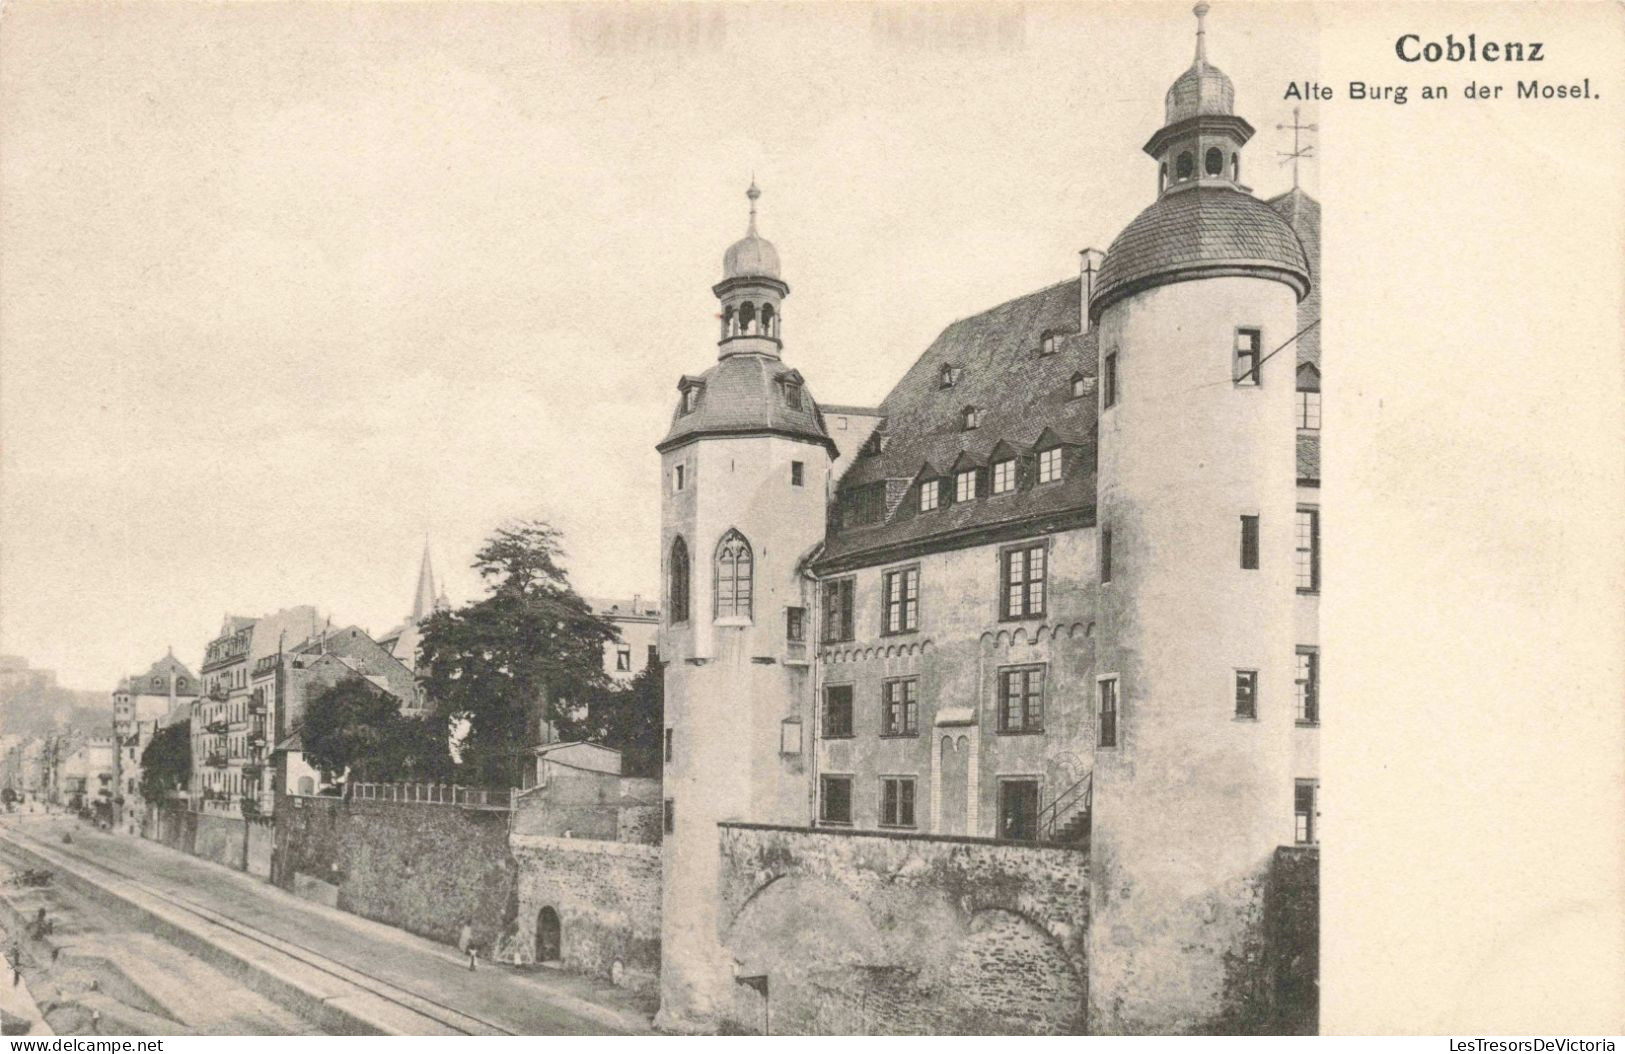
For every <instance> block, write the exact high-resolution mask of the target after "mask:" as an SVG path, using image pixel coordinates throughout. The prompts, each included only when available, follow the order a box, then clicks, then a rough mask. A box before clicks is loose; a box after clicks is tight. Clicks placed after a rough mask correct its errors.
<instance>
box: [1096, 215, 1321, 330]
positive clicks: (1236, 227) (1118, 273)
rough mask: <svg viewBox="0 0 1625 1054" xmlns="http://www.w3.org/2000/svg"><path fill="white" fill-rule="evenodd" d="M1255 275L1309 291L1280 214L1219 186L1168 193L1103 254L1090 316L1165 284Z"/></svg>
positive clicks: (1303, 262) (1303, 264) (1303, 261)
mask: <svg viewBox="0 0 1625 1054" xmlns="http://www.w3.org/2000/svg"><path fill="white" fill-rule="evenodd" d="M1239 269H1246V270H1247V271H1260V272H1263V273H1267V274H1271V275H1274V276H1275V277H1278V278H1280V279H1281V280H1282V281H1285V282H1286V283H1287V284H1289V285H1291V286H1292V287H1293V288H1294V289H1295V290H1296V291H1297V293H1298V297H1299V299H1300V300H1301V299H1302V298H1303V297H1304V296H1305V294H1307V293H1308V292H1309V261H1308V258H1307V257H1306V256H1305V254H1304V250H1303V246H1302V245H1300V244H1299V242H1298V236H1297V234H1296V233H1294V231H1293V229H1292V227H1291V226H1290V225H1289V224H1288V223H1287V221H1286V220H1284V219H1283V218H1282V216H1281V215H1280V213H1278V212H1277V211H1276V210H1275V209H1273V208H1271V207H1270V206H1269V205H1267V204H1265V203H1264V202H1262V201H1259V200H1258V199H1257V198H1255V197H1253V196H1252V195H1251V194H1244V193H1242V192H1241V191H1239V190H1234V189H1231V188H1229V187H1225V186H1202V185H1199V184H1198V185H1194V186H1189V187H1186V188H1182V189H1179V190H1173V191H1169V192H1167V193H1165V194H1163V195H1162V196H1161V197H1159V198H1158V199H1157V200H1156V201H1155V202H1153V203H1152V204H1151V206H1150V207H1149V208H1147V209H1146V210H1145V211H1143V212H1141V213H1140V214H1139V215H1138V216H1136V217H1134V219H1133V220H1132V221H1130V222H1129V225H1128V226H1127V227H1125V228H1123V233H1122V234H1119V235H1118V236H1117V239H1116V240H1115V241H1113V242H1112V245H1111V248H1110V249H1108V250H1107V251H1106V260H1105V262H1104V263H1103V264H1102V265H1101V268H1100V278H1099V281H1098V283H1097V285H1096V288H1095V292H1094V295H1093V297H1092V298H1091V299H1090V303H1089V312H1090V315H1091V316H1092V317H1099V315H1100V312H1101V310H1102V309H1103V308H1105V307H1106V305H1108V304H1110V303H1112V302H1113V301H1115V300H1118V299H1121V298H1122V297H1125V296H1128V295H1130V294H1131V293H1136V292H1139V291H1140V290H1142V289H1146V288H1149V287H1151V286H1155V285H1161V284H1164V283H1168V282H1178V281H1183V280H1186V279H1192V278H1204V277H1210V276H1212V275H1214V274H1224V273H1230V272H1232V271H1235V270H1239Z"/></svg>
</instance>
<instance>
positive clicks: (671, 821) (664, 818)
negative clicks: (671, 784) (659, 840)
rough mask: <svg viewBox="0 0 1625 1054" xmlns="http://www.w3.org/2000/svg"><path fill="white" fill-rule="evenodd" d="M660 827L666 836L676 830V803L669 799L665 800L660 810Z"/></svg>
mask: <svg viewBox="0 0 1625 1054" xmlns="http://www.w3.org/2000/svg"><path fill="white" fill-rule="evenodd" d="M661 814H662V815H661V824H660V825H661V827H662V828H663V829H664V830H665V832H666V833H667V834H673V833H675V832H676V830H677V803H676V802H675V801H673V800H672V799H670V798H667V799H666V802H665V807H664V808H663V809H661Z"/></svg>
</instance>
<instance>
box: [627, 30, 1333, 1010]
mask: <svg viewBox="0 0 1625 1054" xmlns="http://www.w3.org/2000/svg"><path fill="white" fill-rule="evenodd" d="M1205 13H1206V5H1205V4H1204V5H1198V7H1197V17H1198V28H1197V38H1196V57H1195V60H1194V61H1193V63H1192V64H1191V66H1190V67H1189V68H1188V69H1187V70H1186V71H1185V72H1184V73H1182V74H1181V75H1180V76H1179V77H1178V78H1177V79H1176V80H1175V81H1174V83H1173V85H1172V86H1171V87H1170V88H1169V90H1168V92H1167V93H1166V97H1165V120H1164V124H1163V126H1162V127H1161V128H1160V129H1157V130H1155V132H1154V133H1153V134H1152V135H1151V138H1150V140H1149V141H1148V142H1147V143H1146V145H1145V148H1144V149H1145V152H1146V153H1147V154H1149V155H1150V156H1151V158H1152V160H1153V162H1154V172H1155V174H1156V179H1155V195H1154V196H1153V199H1152V201H1151V203H1150V204H1149V205H1148V206H1147V207H1146V208H1145V209H1144V211H1142V212H1141V213H1140V214H1139V215H1138V216H1137V217H1135V219H1134V220H1133V221H1131V222H1130V223H1129V224H1128V226H1127V227H1126V228H1125V229H1124V230H1123V231H1122V233H1121V234H1120V235H1119V236H1118V237H1117V238H1116V239H1115V240H1114V241H1113V242H1112V244H1111V246H1110V248H1109V249H1108V250H1107V251H1106V252H1105V253H1100V252H1098V251H1095V250H1084V252H1083V253H1082V264H1081V268H1080V273H1079V274H1078V275H1077V277H1075V278H1070V279H1068V280H1066V281H1063V282H1059V283H1057V284H1055V285H1052V286H1049V287H1047V288H1044V289H1041V290H1038V291H1036V292H1034V293H1031V294H1028V295H1026V296H1023V297H1018V298H1016V299H1014V300H1011V301H1009V302H1007V303H1004V304H1001V305H999V306H997V307H994V308H992V309H990V310H987V311H984V312H981V313H979V314H977V315H973V316H971V317H969V318H966V319H963V320H961V321H959V322H956V323H954V324H953V325H951V326H949V327H948V328H947V329H945V330H944V331H943V332H942V334H941V335H940V336H939V337H938V338H937V340H936V341H935V342H934V343H933V344H932V345H931V346H930V347H929V348H928V349H927V350H926V351H925V353H924V354H923V355H921V356H920V357H919V358H918V359H917V360H916V361H915V362H914V363H913V365H912V366H911V367H910V368H909V369H908V370H907V371H906V372H905V373H904V375H903V377H902V378H901V380H900V381H899V382H898V384H897V386H896V387H895V388H894V389H893V390H892V392H891V393H890V394H889V395H888V396H887V397H886V399H885V400H884V401H883V402H882V403H881V405H880V406H879V407H878V408H876V409H875V410H873V411H862V410H859V409H858V408H854V407H839V408H837V407H834V406H821V405H820V404H818V403H817V402H816V401H815V400H814V399H813V398H812V395H811V393H810V391H809V390H808V387H807V384H806V381H805V379H804V378H803V377H802V375H801V374H800V373H799V372H798V371H797V370H796V369H794V368H793V367H791V366H790V365H789V364H788V363H787V362H786V361H785V358H784V353H783V348H784V342H783V341H784V333H783V311H782V301H783V299H784V298H785V297H786V296H787V295H788V293H789V287H788V285H787V284H786V283H785V281H784V279H783V276H782V274H781V269H780V265H779V258H778V253H777V250H776V249H775V247H773V246H772V245H771V244H770V243H768V242H766V241H765V240H764V239H762V238H761V237H760V236H759V235H758V234H757V232H756V207H755V202H756V198H757V196H758V192H757V190H756V188H755V187H754V186H752V188H751V191H750V195H749V196H750V199H751V219H750V226H749V230H748V233H747V236H746V238H745V239H744V240H742V241H740V242H739V243H736V244H735V245H734V246H733V247H732V248H730V249H729V250H728V252H727V254H726V256H725V260H724V277H723V281H722V282H721V283H720V284H718V285H717V286H716V287H715V288H714V290H713V291H714V292H715V294H716V295H717V296H718V298H719V300H720V301H721V320H722V332H721V339H720V341H719V345H718V361H717V364H716V365H715V366H713V367H711V368H710V369H709V370H707V371H706V372H704V373H702V374H698V375H691V376H685V377H683V378H682V379H681V380H680V381H679V383H678V406H677V409H676V412H675V413H674V415H673V418H672V423H671V427H670V430H669V432H668V434H667V436H666V438H665V439H664V440H663V441H662V442H661V443H660V445H659V451H660V455H661V459H662V470H663V496H662V535H661V545H662V553H663V575H664V580H665V583H666V596H665V600H664V610H665V612H666V618H665V620H664V623H663V630H662V636H661V641H660V652H659V653H660V655H661V657H662V659H663V660H664V663H665V676H666V696H665V698H666V722H667V725H668V731H667V755H666V774H665V779H666V782H665V787H666V790H665V794H666V798H667V801H666V805H665V810H666V815H665V823H666V835H665V842H664V849H663V852H664V862H663V863H664V870H665V883H666V887H665V893H664V898H665V899H664V907H663V919H664V920H665V921H664V934H663V941H664V944H663V957H664V965H663V969H662V1009H661V1017H662V1022H663V1023H664V1024H666V1025H667V1026H669V1027H672V1028H700V1029H703V1028H708V1027H714V1026H715V1023H716V1022H717V1020H718V1019H719V1017H721V1016H725V1011H726V1007H727V1006H728V1005H729V1004H730V1003H731V1001H732V999H733V995H732V992H733V989H734V988H735V972H736V971H737V970H738V969H739V966H740V964H739V962H738V960H736V959H732V958H731V957H730V954H729V952H728V951H727V950H726V949H725V948H723V947H722V946H721V936H720V934H721V933H722V931H723V929H725V928H726V924H727V920H725V919H721V918H719V917H718V908H717V892H718V881H719V879H718V868H719V864H718V833H717V831H718V824H719V823H738V822H744V823H747V824H752V825H777V826H787V827H802V828H809V829H814V830H829V831H853V832H856V831H874V832H880V833H891V834H895V835H898V836H910V837H914V836H933V837H940V838H967V839H986V840H992V841H995V842H997V843H999V844H1010V845H1022V844H1029V843H1030V844H1039V845H1044V844H1048V845H1075V846H1080V847H1086V848H1087V877H1088V893H1087V898H1088V904H1087V908H1088V917H1089V920H1090V922H1089V933H1088V938H1087V941H1086V947H1087V984H1086V985H1085V986H1083V987H1084V990H1086V991H1087V997H1086V998H1087V1007H1086V1009H1085V1012H1084V1014H1083V1019H1084V1020H1085V1021H1086V1022H1087V1028H1088V1030H1090V1031H1093V1032H1100V1033H1136V1032H1184V1031H1212V1030H1222V1029H1224V1028H1226V1027H1231V1026H1228V1025H1227V1024H1226V1022H1227V1021H1232V1020H1233V1019H1234V1015H1235V1013H1236V1012H1237V1011H1236V1008H1235V1002H1236V999H1237V996H1236V995H1235V992H1234V989H1235V988H1236V986H1237V983H1236V981H1235V979H1234V974H1235V972H1236V969H1237V967H1236V964H1237V963H1247V962H1251V961H1253V960H1255V959H1256V957H1257V951H1256V949H1257V947H1258V946H1259V944H1260V942H1261V941H1262V936H1261V934H1262V928H1263V922H1262V907H1261V902H1262V897H1263V895H1264V888H1265V885H1266V883H1267V880H1268V875H1269V869H1270V867H1271V861H1272V859H1273V857H1274V855H1275V853H1276V851H1277V849H1278V848H1279V847H1281V846H1292V845H1312V844H1314V843H1316V842H1317V841H1318V826H1319V801H1318V741H1317V738H1318V724H1319V684H1318V682H1319V661H1320V658H1319V650H1318V649H1319V640H1318V629H1317V624H1318V610H1317V604H1318V593H1319V588H1320V576H1319V564H1320V555H1319V538H1320V529H1319V528H1320V525H1319V503H1318V500H1317V498H1316V493H1317V488H1318V482H1319V424H1320V421H1319V399H1320V354H1319V340H1318V328H1317V326H1318V322H1319V293H1318V287H1317V279H1318V269H1319V206H1318V204H1317V203H1315V202H1314V201H1313V199H1311V198H1310V197H1309V196H1308V195H1306V194H1304V193H1303V192H1302V191H1300V190H1298V189H1296V188H1294V189H1293V190H1292V191H1290V192H1288V193H1286V194H1282V195H1279V196H1277V197H1273V198H1270V199H1267V200H1265V199H1260V198H1258V197H1256V196H1254V194H1253V193H1252V191H1251V189H1250V188H1249V187H1248V186H1247V185H1246V184H1245V183H1244V182H1243V171H1244V165H1243V148H1244V146H1245V145H1246V143H1247V141H1248V139H1249V138H1250V137H1251V136H1252V134H1253V129H1252V127H1251V126H1250V125H1249V124H1248V122H1247V121H1246V120H1245V119H1244V118H1242V117H1241V116H1239V115H1237V114H1235V112H1234V88H1233V85H1232V84H1231V82H1230V80H1229V79H1228V78H1227V77H1226V76H1225V75H1224V74H1223V73H1222V72H1220V71H1219V70H1218V69H1217V68H1216V67H1215V66H1213V65H1212V64H1211V63H1210V62H1209V61H1208V58H1207V53H1206V44H1205V27H1204V25H1203V16H1204V15H1205ZM1147 182H1148V186H1149V184H1150V183H1151V181H1150V180H1148V181H1147ZM837 409H839V413H837V412H836V411H837ZM836 417H839V418H841V419H842V420H843V421H845V423H846V424H847V428H846V429H844V430H836V429H834V428H832V427H831V422H832V419H834V418H836ZM843 433H844V434H843ZM847 436H850V437H851V438H852V439H854V440H856V444H855V445H849V444H848V441H847V438H846V437H847ZM860 437H861V438H860ZM762 984H763V987H764V990H765V988H766V985H767V981H766V980H764V981H762Z"/></svg>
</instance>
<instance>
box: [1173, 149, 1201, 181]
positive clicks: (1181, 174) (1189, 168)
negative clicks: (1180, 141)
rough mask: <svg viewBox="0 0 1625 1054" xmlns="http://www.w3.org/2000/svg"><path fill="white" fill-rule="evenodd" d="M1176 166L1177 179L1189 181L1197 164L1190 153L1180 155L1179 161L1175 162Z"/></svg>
mask: <svg viewBox="0 0 1625 1054" xmlns="http://www.w3.org/2000/svg"><path fill="white" fill-rule="evenodd" d="M1174 166H1175V167H1174V175H1175V176H1176V177H1177V178H1179V179H1189V178H1191V174H1192V172H1193V171H1194V170H1195V168H1196V162H1195V160H1194V159H1192V157H1191V155H1190V154H1189V153H1184V154H1180V155H1179V160H1178V161H1176V162H1174Z"/></svg>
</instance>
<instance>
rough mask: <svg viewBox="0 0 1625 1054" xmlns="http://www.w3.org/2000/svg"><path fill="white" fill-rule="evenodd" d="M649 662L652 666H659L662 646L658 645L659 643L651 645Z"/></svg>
mask: <svg viewBox="0 0 1625 1054" xmlns="http://www.w3.org/2000/svg"><path fill="white" fill-rule="evenodd" d="M648 664H649V665H650V666H659V665H660V646H659V645H657V644H651V645H649V663H648Z"/></svg>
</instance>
